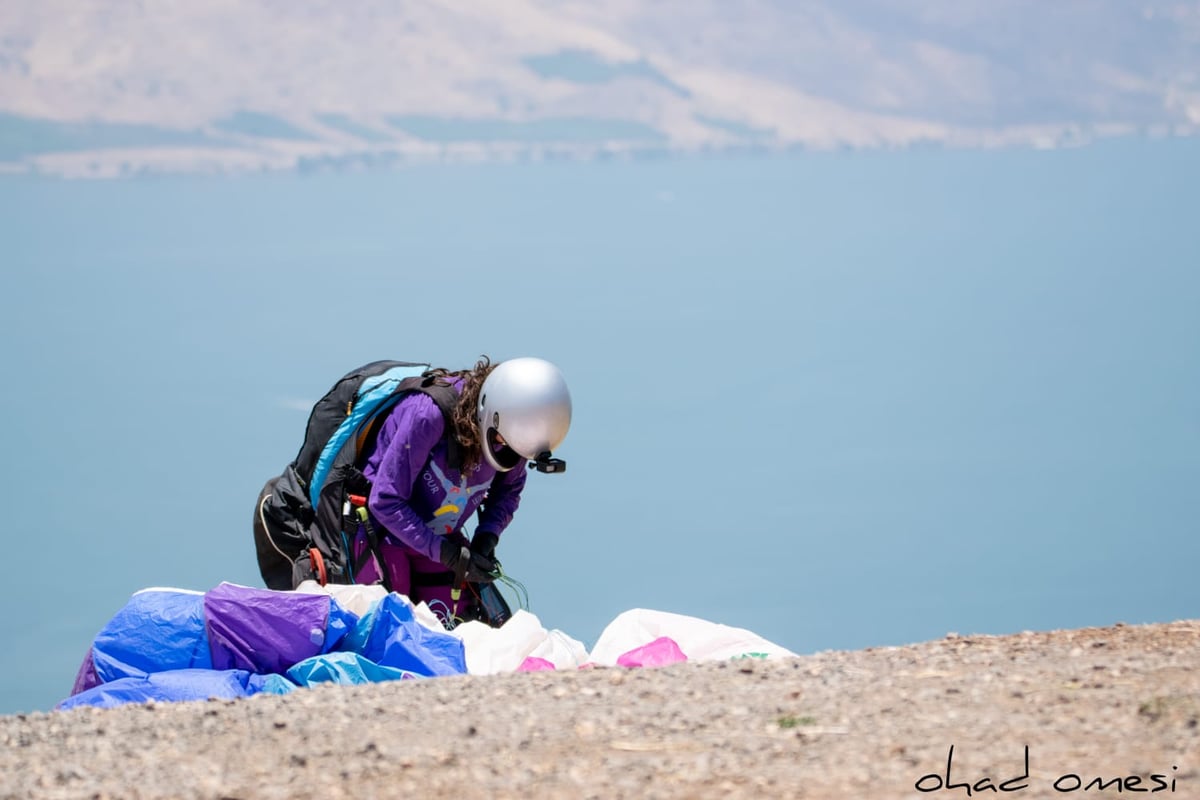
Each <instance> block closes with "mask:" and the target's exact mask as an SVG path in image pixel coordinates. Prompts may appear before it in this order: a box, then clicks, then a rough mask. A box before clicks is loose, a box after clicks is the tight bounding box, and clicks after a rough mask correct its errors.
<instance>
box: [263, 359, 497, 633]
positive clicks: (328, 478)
mask: <svg viewBox="0 0 1200 800" xmlns="http://www.w3.org/2000/svg"><path fill="white" fill-rule="evenodd" d="M414 392H420V393H422V394H425V395H428V396H429V397H430V398H431V399H432V400H433V402H434V403H435V404H436V405H437V407H438V409H439V410H440V411H441V412H442V416H443V418H444V419H445V423H446V424H445V430H446V434H445V441H446V447H447V450H448V456H449V458H448V460H449V464H450V466H451V467H452V468H454V469H461V465H462V452H461V448H460V446H459V444H458V441H457V440H456V439H455V437H454V436H453V435H452V432H453V430H454V425H453V413H454V405H455V403H457V401H458V393H457V392H456V391H455V390H454V389H453V388H452V387H451V386H449V385H448V384H447V383H445V382H443V381H439V380H438V376H436V375H434V374H433V373H431V372H430V367H429V365H428V364H422V363H414V362H408V361H373V362H371V363H370V364H366V365H364V366H362V367H359V368H358V369H356V370H353V371H351V372H350V373H348V374H346V375H345V376H344V377H342V378H341V379H340V380H339V381H338V382H337V383H335V384H334V386H333V388H331V389H330V390H329V391H328V392H327V393H326V394H325V396H324V397H322V398H321V399H320V400H319V401H318V402H317V404H316V405H315V406H313V409H312V412H311V413H310V414H309V418H308V425H307V427H306V429H305V434H304V444H303V445H301V447H300V452H299V453H298V454H297V456H296V459H295V460H294V461H292V463H290V464H288V466H287V467H286V468H285V469H284V471H283V473H282V474H280V475H278V476H276V477H274V478H271V479H270V480H269V481H267V483H266V485H265V486H263V489H262V492H260V493H259V496H258V504H257V506H256V508H255V513H254V541H255V549H256V551H257V555H258V566H259V571H260V572H261V573H262V577H263V581H265V583H266V585H267V588H269V589H278V590H287V589H293V588H295V587H296V586H299V585H300V583H301V582H303V581H305V580H309V579H313V580H316V581H317V582H319V583H320V584H321V585H322V586H324V585H325V584H328V583H354V582H355V575H356V574H357V572H358V571H359V568H360V567H361V566H362V564H361V563H360V564H355V563H354V562H355V551H354V544H353V543H354V541H355V539H356V537H357V536H358V532H359V530H360V529H361V530H362V531H363V533H364V535H365V539H366V545H367V547H366V552H365V553H364V554H363V557H364V558H371V559H375V561H376V564H377V570H376V572H377V574H379V575H381V576H384V577H382V582H383V584H384V587H385V588H387V589H389V590H390V588H391V587H390V586H388V585H387V577H386V575H387V570H386V569H385V568H384V566H383V559H382V558H380V556H379V550H378V547H379V535H378V532H377V531H376V530H375V526H374V525H373V524H372V523H371V518H370V515H369V514H368V512H367V499H368V498H369V497H370V495H371V485H370V482H369V481H368V480H367V478H366V476H365V475H363V472H362V469H361V467H360V457H361V454H362V453H364V452H366V450H367V449H368V446H369V444H370V443H371V442H372V441H373V440H374V437H375V436H376V435H377V433H378V424H377V423H379V422H380V421H381V420H382V419H383V417H384V415H385V413H386V412H387V411H389V410H390V409H391V408H392V407H394V406H395V405H396V403H398V402H399V401H400V400H401V399H402V398H404V397H406V396H408V395H410V394H412V393H414ZM422 580H424V581H427V582H436V583H439V584H441V585H446V584H453V588H454V591H455V592H456V593H457V592H460V591H461V590H462V587H463V584H464V581H462V578H461V576H450V575H441V576H436V575H432V576H428V577H427V578H423V579H422ZM467 588H468V589H469V591H468V592H467V594H468V604H467V606H466V607H465V608H464V613H463V614H461V615H460V616H461V618H462V619H480V620H482V621H484V622H487V623H488V624H490V625H493V626H496V627H498V626H499V625H501V624H503V622H504V621H505V620H507V619H508V618H509V617H511V616H512V612H511V610H510V609H509V607H508V603H507V602H506V601H505V600H504V596H503V595H501V594H500V592H499V591H498V590H497V589H496V588H495V587H494V586H492V585H491V584H468V585H467Z"/></svg>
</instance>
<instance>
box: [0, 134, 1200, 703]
mask: <svg viewBox="0 0 1200 800" xmlns="http://www.w3.org/2000/svg"><path fill="white" fill-rule="evenodd" d="M1198 208H1200V142H1197V141H1186V140H1173V141H1172V140H1160V141H1143V140H1139V141H1119V142H1108V143H1102V144H1096V145H1092V146H1088V147H1084V148H1079V149H1074V150H1064V151H1003V152H943V151H935V150H929V151H911V152H877V153H813V154H796V155H789V156H781V157H774V158H766V157H749V156H747V157H737V158H710V159H663V160H659V161H641V162H631V163H627V162H610V163H598V164H577V163H546V164H520V165H504V166H453V167H448V166H443V167H420V168H412V169H407V170H401V171H396V172H388V173H379V174H309V175H278V174H276V175H255V176H246V177H151V178H145V177H143V178H129V179H122V180H114V181H99V182H69V181H60V180H56V179H51V178H44V177H6V178H3V179H0V264H2V265H3V266H2V268H0V281H2V287H3V288H2V292H0V334H2V336H0V364H2V366H3V376H4V377H3V380H4V391H3V393H2V394H0V412H2V413H3V418H4V419H5V420H6V421H7V425H6V431H5V435H4V440H5V442H6V445H7V446H6V447H5V455H6V458H5V463H4V467H3V475H2V477H3V480H2V481H0V508H4V509H5V510H6V512H7V513H6V516H5V520H4V521H5V523H6V528H7V532H6V533H7V535H6V537H5V540H6V542H7V543H8V546H7V549H6V553H5V555H6V558H5V563H6V564H7V565H8V570H7V574H6V575H5V578H4V581H3V583H2V584H0V585H2V586H3V588H2V589H0V597H2V598H3V600H4V601H5V604H4V605H5V613H4V615H3V617H2V618H0V638H2V640H3V642H4V645H5V646H4V648H3V650H2V652H0V674H3V675H4V683H3V685H2V686H0V712H14V711H23V710H31V709H48V708H50V707H52V706H53V704H54V703H55V702H56V701H58V700H59V699H61V698H62V697H63V696H65V694H66V692H67V691H68V690H69V689H70V684H71V680H72V678H73V676H74V672H75V669H76V668H77V667H78V665H79V662H80V660H81V659H82V658H83V656H84V654H85V652H86V651H87V648H88V645H89V644H90V641H91V639H92V637H93V636H94V635H95V633H96V632H97V631H98V629H99V628H100V627H101V626H102V625H103V624H104V623H105V622H106V621H107V620H108V618H109V617H110V616H111V615H112V614H113V613H115V612H116V611H117V610H118V609H119V608H120V606H121V605H122V604H123V603H124V601H125V600H126V598H127V597H128V596H129V594H131V593H132V592H134V591H136V590H137V589H140V588H143V587H146V586H161V585H168V586H181V587H185V588H191V589H200V590H203V589H207V588H211V587H212V586H214V585H216V584H217V583H218V582H220V581H223V580H228V581H234V582H239V583H245V584H250V585H259V581H258V575H257V569H256V565H255V563H254V556H253V545H252V542H251V535H250V514H251V509H252V506H253V502H254V499H255V496H256V494H257V492H258V489H259V487H260V486H261V484H262V483H263V481H264V480H266V478H268V477H270V476H271V475H273V474H275V473H277V472H278V471H279V470H280V469H281V468H282V467H283V465H284V464H285V463H286V462H287V461H289V460H290V459H291V458H292V457H293V456H294V455H295V452H296V450H297V449H298V448H299V445H300V439H301V436H302V431H303V426H304V422H305V419H306V414H307V406H308V405H309V404H310V403H312V402H313V401H314V400H316V399H317V398H318V397H319V396H320V395H321V394H322V393H323V392H324V391H325V389H327V388H328V386H329V385H330V384H331V383H332V381H333V380H335V379H336V378H337V377H339V376H340V375H341V374H342V373H344V372H345V371H346V370H347V369H349V368H350V367H352V366H356V365H357V364H359V363H362V362H365V361H368V360H372V359H376V358H404V359H417V360H427V361H432V362H434V363H436V364H441V365H446V366H452V367H458V366H465V365H468V364H470V363H472V362H473V361H474V359H475V358H476V357H477V356H478V355H479V354H481V353H487V354H490V355H491V356H492V357H493V358H504V357H511V356H517V355H525V354H532V355H540V356H543V357H546V358H549V359H551V360H553V361H555V362H557V363H558V364H559V365H560V366H561V367H562V369H563V371H564V373H565V374H566V376H567V379H568V381H569V383H570V386H571V389H572V392H573V395H574V399H575V420H574V425H573V427H572V430H571V433H570V435H569V437H568V438H567V441H566V443H565V445H564V446H563V448H562V450H561V453H560V454H561V455H562V456H563V457H564V458H566V460H567V462H568V464H569V469H568V472H567V473H566V474H565V475H563V476H543V475H536V474H535V475H532V476H531V479H530V482H529V487H528V490H527V494H526V498H525V503H524V506H523V507H522V509H521V512H520V513H519V514H518V516H517V519H516V521H515V522H514V524H513V526H512V527H511V528H510V529H509V531H508V532H507V534H506V536H505V539H504V541H503V542H502V545H501V550H500V555H501V557H502V559H503V560H504V563H505V566H506V568H507V569H508V571H509V572H510V573H512V574H513V575H514V576H516V577H517V578H519V579H521V580H522V581H523V582H524V583H525V584H526V586H527V587H528V589H529V593H530V598H531V603H532V610H533V612H534V613H536V614H538V615H539V617H540V618H541V619H542V621H543V623H544V624H545V625H547V626H548V627H557V628H561V629H563V630H564V631H566V632H567V633H569V634H571V635H572V636H575V637H576V638H579V639H581V640H583V641H584V642H585V643H586V644H588V645H589V646H590V644H592V643H593V642H594V641H595V639H596V638H597V637H598V635H599V633H600V631H601V630H602V629H603V627H604V625H605V624H606V623H607V622H609V621H610V620H611V619H612V618H614V617H615V616H616V615H617V614H618V613H620V612H621V611H623V610H626V609H629V608H634V607H649V608H657V609H663V610H668V611H676V612H680V613H685V614H692V615H695V616H700V617H704V618H706V619H711V620H714V621H719V622H724V623H727V624H731V625H737V626H741V627H746V628H750V629H752V630H754V631H756V632H757V633H759V634H761V635H763V636H765V637H767V638H769V639H772V640H773V641H776V642H778V643H780V644H782V645H785V646H787V647H789V648H791V649H793V650H795V651H797V652H801V653H804V652H813V651H817V650H823V649H829V648H860V647H866V646H873V645H888V644H901V643H906V642H913V641H920V640H925V639H930V638H936V637H940V636H943V635H944V634H945V633H947V632H948V631H957V632H960V633H964V634H965V633H1007V632H1015V631H1020V630H1026V629H1053V628H1060V627H1077V626H1085V625H1105V624H1111V623H1113V622H1117V621H1124V622H1128V623H1136V622H1146V621H1165V620H1173V619H1178V618H1188V617H1196V616H1200V588H1198V584H1197V581H1196V579H1195V572H1196V567H1197V564H1198V563H1200V535H1198V534H1200V491H1198V489H1197V487H1200V455H1198V453H1200V256H1198V255H1197V252H1198V249H1200V247H1198V246H1200V225H1198V224H1197V209H1198Z"/></svg>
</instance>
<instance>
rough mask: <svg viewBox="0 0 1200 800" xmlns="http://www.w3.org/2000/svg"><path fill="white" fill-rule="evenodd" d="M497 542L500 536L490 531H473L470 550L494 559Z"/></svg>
mask: <svg viewBox="0 0 1200 800" xmlns="http://www.w3.org/2000/svg"><path fill="white" fill-rule="evenodd" d="M499 543H500V537H499V536H497V535H496V534H494V533H491V532H490V531H475V536H474V537H473V538H472V539H471V552H472V553H478V554H479V555H481V556H483V557H484V558H489V559H491V560H492V561H495V560H496V545H498V544H499Z"/></svg>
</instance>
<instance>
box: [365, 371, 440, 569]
mask: <svg viewBox="0 0 1200 800" xmlns="http://www.w3.org/2000/svg"><path fill="white" fill-rule="evenodd" d="M444 429H445V421H444V419H443V418H442V413H441V412H440V411H439V410H438V408H437V406H436V405H435V404H434V402H433V400H432V399H430V398H429V397H427V396H426V395H423V394H414V395H411V396H409V397H406V398H405V399H404V400H402V401H401V402H400V403H399V404H398V405H397V406H396V408H395V409H393V410H392V412H391V414H389V415H388V418H387V420H386V421H385V422H384V425H383V429H382V430H381V431H380V439H381V440H384V441H383V442H382V446H383V448H384V449H383V454H382V457H381V458H380V461H379V468H378V470H377V471H376V473H375V476H374V478H373V480H372V485H371V498H370V501H369V507H370V510H371V515H372V516H373V517H374V518H375V519H376V520H377V521H378V522H379V523H380V524H381V525H383V527H384V528H386V529H387V532H388V533H389V534H391V535H392V536H393V537H394V538H396V539H399V540H400V541H401V542H404V543H405V544H406V545H408V546H409V547H411V548H413V549H414V550H416V551H417V552H419V553H422V554H423V555H425V556H427V557H428V558H430V559H432V560H434V561H440V560H441V541H440V538H441V537H439V536H437V535H436V534H435V533H434V532H433V531H431V530H430V529H429V527H428V526H427V525H426V524H425V520H423V519H421V517H420V515H418V514H417V512H416V511H415V510H413V507H412V505H411V500H412V496H413V492H414V490H415V487H416V483H417V479H418V478H419V477H420V475H421V470H422V468H423V467H424V466H425V462H426V461H427V460H428V459H429V454H430V452H432V450H433V448H434V446H435V445H436V444H437V443H438V442H439V441H440V440H441V438H442V432H443V430H444Z"/></svg>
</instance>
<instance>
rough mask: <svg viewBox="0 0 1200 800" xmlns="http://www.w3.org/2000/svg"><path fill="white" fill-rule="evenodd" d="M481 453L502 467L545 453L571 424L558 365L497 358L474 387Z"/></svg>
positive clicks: (530, 459) (542, 361)
mask: <svg viewBox="0 0 1200 800" xmlns="http://www.w3.org/2000/svg"><path fill="white" fill-rule="evenodd" d="M478 418H479V430H480V432H481V433H482V434H483V448H482V449H483V458H484V460H485V461H487V463H489V464H491V465H492V467H494V468H495V469H498V470H500V471H501V472H507V471H508V470H510V469H512V468H513V467H516V466H518V465H520V464H521V463H522V462H524V461H532V460H534V459H539V458H548V457H549V455H550V452H551V451H552V450H554V448H556V447H558V446H559V445H560V444H561V443H562V440H563V439H565V438H566V436H567V429H568V428H570V427H571V393H570V392H568V391H567V382H566V381H565V380H563V376H562V373H561V372H559V371H558V367H556V366H554V365H553V364H551V363H550V362H549V361H544V360H542V359H540V358H513V359H509V360H508V361H502V362H500V363H499V364H497V365H496V367H495V369H493V370H492V371H491V373H490V374H489V375H488V376H487V378H486V379H485V380H484V381H483V386H482V387H481V388H480V390H479V417H478Z"/></svg>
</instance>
